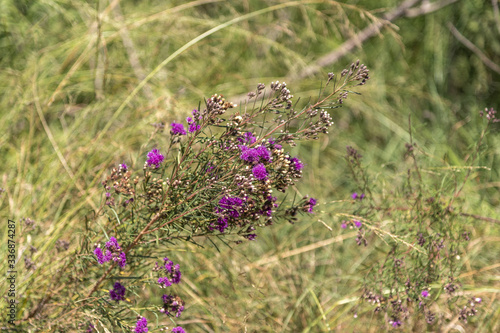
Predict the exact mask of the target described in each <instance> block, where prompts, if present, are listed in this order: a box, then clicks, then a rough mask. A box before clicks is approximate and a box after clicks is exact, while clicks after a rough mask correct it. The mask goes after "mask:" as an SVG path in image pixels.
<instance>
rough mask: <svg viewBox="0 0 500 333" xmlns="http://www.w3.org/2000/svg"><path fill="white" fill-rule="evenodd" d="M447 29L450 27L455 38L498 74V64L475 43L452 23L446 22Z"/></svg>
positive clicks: (499, 72) (499, 68) (499, 71)
mask: <svg viewBox="0 0 500 333" xmlns="http://www.w3.org/2000/svg"><path fill="white" fill-rule="evenodd" d="M448 29H450V31H451V33H452V34H453V36H455V38H456V39H457V40H458V41H459V42H460V43H462V44H464V46H465V47H466V48H468V49H469V50H471V51H472V52H474V54H475V55H477V56H478V57H479V59H480V60H481V61H482V62H483V64H485V65H486V66H488V67H489V68H490V69H491V70H492V71H495V72H496V73H498V74H500V66H498V65H497V64H495V63H494V62H493V61H491V60H490V59H489V58H488V57H487V56H486V55H485V54H484V53H483V52H482V51H481V50H480V49H479V48H478V47H477V46H476V45H474V44H473V43H472V42H471V41H470V40H468V39H467V38H465V37H464V36H463V35H462V34H461V33H460V32H459V31H458V30H457V28H455V26H454V25H453V23H451V22H448Z"/></svg>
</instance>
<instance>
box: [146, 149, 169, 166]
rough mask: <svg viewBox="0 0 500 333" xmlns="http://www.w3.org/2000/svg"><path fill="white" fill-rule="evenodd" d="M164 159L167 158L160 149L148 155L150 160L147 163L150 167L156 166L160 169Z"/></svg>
mask: <svg viewBox="0 0 500 333" xmlns="http://www.w3.org/2000/svg"><path fill="white" fill-rule="evenodd" d="M164 159H165V157H164V156H163V155H162V154H160V151H159V150H158V149H153V150H151V151H150V152H149V153H148V160H147V161H146V162H147V164H148V166H152V165H154V166H155V167H156V168H158V167H159V166H160V164H161V162H163V160H164Z"/></svg>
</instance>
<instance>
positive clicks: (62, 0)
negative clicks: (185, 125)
mask: <svg viewBox="0 0 500 333" xmlns="http://www.w3.org/2000/svg"><path fill="white" fill-rule="evenodd" d="M437 2H438V3H441V2H444V1H437ZM450 2H452V3H451V4H449V5H447V6H444V7H443V8H440V9H439V10H435V11H432V12H425V8H427V7H425V6H423V5H422V7H420V2H417V6H416V7H415V8H417V9H420V11H419V10H414V11H413V12H412V11H407V12H405V14H404V15H403V16H402V17H400V18H398V19H395V20H394V21H393V22H392V23H391V24H386V25H384V26H383V27H382V28H381V29H380V31H379V33H377V34H375V35H374V36H373V38H370V39H368V40H366V41H364V42H363V43H362V45H359V46H360V47H358V48H355V49H354V50H353V51H351V52H348V53H347V54H346V55H345V56H343V57H341V58H340V59H339V60H337V61H336V62H334V63H331V64H328V65H326V66H324V67H323V68H320V69H319V71H317V72H314V73H313V74H310V75H305V74H304V73H306V71H307V70H310V69H311V68H317V66H316V64H317V63H318V60H319V59H321V57H323V56H325V55H327V54H329V53H332V52H335V51H336V50H339V48H341V47H343V45H344V44H343V43H344V42H345V41H347V40H349V39H350V38H353V36H356V35H357V34H359V32H360V31H362V30H363V29H364V28H366V27H369V26H370V25H372V24H376V23H377V22H382V21H380V20H381V19H382V18H383V16H384V14H385V13H388V12H391V11H392V10H393V9H394V8H396V7H398V6H399V5H400V4H401V2H400V1H396V0H384V1H369V0H358V1H340V2H335V1H290V2H285V1H271V0H261V1H258V0H246V1H241V2H240V1H217V0H200V1H192V2H185V1H168V2H166V1H153V0H151V1H136V0H122V1H109V2H108V1H106V0H95V1H73V0H40V1H34V0H33V1H31V0H0V91H1V92H2V93H1V95H0V96H1V97H0V110H1V111H0V112H1V115H2V118H1V119H2V121H1V122H0V156H2V157H1V159H2V163H0V176H1V178H0V182H1V184H0V187H1V188H2V189H3V190H4V191H3V193H1V194H0V211H1V219H2V222H1V225H2V228H5V229H2V232H1V234H2V235H3V236H1V238H2V242H1V243H0V252H1V253H2V255H4V253H7V239H8V237H7V234H6V233H4V230H6V228H7V220H8V219H11V220H13V221H16V224H17V234H16V246H17V253H16V255H17V260H18V261H19V262H18V263H17V269H18V279H17V294H18V300H19V304H17V312H18V313H17V319H18V320H19V321H20V322H22V325H25V326H23V327H24V328H25V329H26V330H27V331H32V332H35V331H40V332H52V331H57V327H58V325H62V324H68V323H70V324H74V325H75V327H76V325H77V324H78V323H81V322H83V323H85V322H86V321H89V320H96V318H97V315H96V314H95V313H91V312H85V313H75V312H73V313H71V314H70V316H69V317H61V316H60V314H62V313H64V311H65V310H66V307H67V306H73V305H74V304H76V303H77V302H78V300H77V299H70V300H67V301H66V302H59V301H58V302H55V301H53V300H52V296H51V295H59V294H61V295H62V294H65V293H66V290H64V285H65V281H66V280H65V279H66V278H64V279H63V281H58V282H59V283H55V282H54V281H55V280H54V279H53V277H54V276H56V275H57V274H58V271H59V270H60V269H62V267H63V265H64V264H65V263H66V262H67V261H66V260H67V258H70V259H71V257H72V256H75V260H76V256H77V254H76V253H80V252H79V249H80V248H81V247H82V245H85V244H84V243H83V241H82V239H83V237H82V235H83V234H84V232H85V230H86V228H88V227H89V224H92V223H95V221H94V219H93V212H94V211H96V210H97V209H98V207H100V205H101V204H102V200H103V192H102V190H101V187H100V183H101V181H102V180H103V179H104V177H105V175H106V174H107V173H108V172H109V169H110V168H111V167H112V166H114V165H116V164H118V163H122V162H126V163H127V164H128V165H129V166H131V167H132V168H134V169H136V170H139V169H141V168H142V165H143V163H144V160H145V154H146V153H147V152H148V151H149V150H151V148H152V147H154V146H155V145H156V144H162V143H163V142H165V140H166V139H165V137H162V136H158V135H156V136H153V135H152V133H153V131H154V127H153V126H152V124H154V123H159V122H163V123H167V124H168V123H170V122H172V121H174V120H177V121H181V120H184V119H185V117H186V116H187V115H188V113H189V112H190V111H191V110H192V109H193V108H197V107H198V105H199V104H200V103H201V104H202V105H203V103H204V98H207V97H209V96H211V95H212V94H214V93H219V94H223V95H224V96H226V98H227V99H229V100H231V101H233V102H235V103H238V104H239V103H240V100H238V99H239V97H238V96H242V94H246V93H247V92H248V91H251V90H253V89H254V87H255V86H256V85H257V84H258V83H260V82H262V83H266V84H268V83H270V82H271V81H275V80H279V81H286V82H287V84H288V87H289V88H290V89H291V90H292V92H293V94H294V95H295V96H296V99H298V98H301V101H302V103H305V101H307V100H308V98H309V97H310V96H317V94H318V91H319V89H320V88H321V81H323V82H324V80H325V79H326V75H327V73H328V72H336V73H337V72H339V71H341V70H342V69H343V68H344V67H345V66H348V65H349V64H350V63H351V62H353V61H355V60H356V59H360V60H361V62H362V63H364V64H366V65H367V66H368V68H369V69H370V76H371V79H370V81H369V82H368V84H367V85H366V86H363V87H360V89H358V90H357V91H359V92H360V93H362V95H360V96H356V95H354V94H351V95H350V96H349V98H348V99H347V100H346V101H345V106H344V107H343V108H340V109H335V110H333V111H332V113H331V114H332V118H333V121H334V122H335V125H334V126H333V127H332V129H331V131H330V133H329V134H328V135H327V136H323V137H322V138H321V139H320V140H317V141H313V142H307V143H304V144H300V145H298V146H297V147H294V148H293V153H295V154H297V155H299V156H300V157H301V158H302V160H303V161H304V162H305V165H306V167H305V171H304V178H303V181H302V182H301V183H300V185H299V186H298V187H297V188H296V189H294V190H295V191H296V193H298V194H299V195H304V194H306V193H308V194H311V195H312V196H314V197H316V198H318V201H319V205H318V212H317V213H315V214H314V215H313V216H312V217H311V216H304V217H303V218H301V220H300V221H299V222H298V223H296V224H294V225H290V224H285V223H283V224H276V225H274V226H273V227H271V228H266V229H264V230H263V232H261V233H260V234H259V237H258V238H257V240H256V241H254V242H244V243H243V244H241V245H238V246H225V245H224V244H223V243H220V244H219V243H217V246H214V245H213V244H212V243H211V242H209V241H202V242H201V244H202V245H203V247H199V246H194V245H190V244H187V243H179V244H176V245H171V244H164V245H160V246H159V247H158V249H157V251H158V252H157V253H152V254H151V255H153V256H162V255H163V253H169V257H171V258H173V259H172V260H174V258H175V260H174V261H175V262H178V263H180V264H181V267H182V268H183V279H184V280H183V283H181V284H180V285H179V288H180V292H181V293H182V294H183V296H184V298H185V300H186V302H187V307H186V312H185V313H184V315H183V317H182V318H181V319H179V320H177V321H176V322H177V324H179V325H182V326H183V327H184V328H185V329H186V331H187V332H323V331H338V332H375V331H380V330H386V329H388V328H387V326H386V325H385V324H384V318H383V317H380V316H377V315H376V314H373V309H371V308H369V307H363V306H362V305H361V304H360V303H359V301H358V298H359V296H360V294H361V288H362V284H363V281H364V279H365V275H366V273H367V271H368V268H369V267H370V265H371V264H372V263H373V262H376V261H378V260H381V259H380V258H382V254H381V253H382V252H383V246H384V240H383V239H381V238H379V237H378V236H376V235H375V234H372V235H371V236H369V242H370V244H369V246H367V247H363V246H358V245H356V242H355V238H356V232H355V231H352V230H347V231H346V230H342V229H341V228H340V223H341V221H342V216H343V215H342V214H345V213H349V212H350V211H351V210H352V204H351V200H350V195H351V193H353V192H355V191H359V187H357V186H356V183H355V181H354V180H353V179H352V177H351V175H350V171H349V167H348V164H347V163H346V161H345V159H344V156H345V154H346V148H345V147H346V146H353V147H356V148H357V149H358V150H359V152H360V153H361V154H362V155H363V160H364V165H366V168H367V171H368V172H369V175H370V182H371V183H372V184H373V185H372V186H373V187H372V189H373V191H374V192H376V193H377V195H378V196H379V197H380V198H391V197H396V196H397V194H398V193H400V192H401V191H402V189H403V188H404V184H405V179H406V178H405V176H406V172H407V169H408V168H409V165H410V164H411V161H409V160H408V159H405V158H404V155H405V151H406V150H405V143H408V142H410V125H409V117H410V115H411V135H412V140H413V141H414V142H416V143H417V147H418V149H417V150H418V156H419V159H420V163H421V165H422V170H423V173H424V181H423V186H425V187H426V189H428V191H429V192H430V193H442V192H443V193H444V192H446V191H448V192H447V193H449V191H450V189H451V191H453V189H454V188H456V184H457V183H458V184H460V183H461V182H462V181H463V180H464V179H465V177H466V175H468V172H469V171H468V170H471V172H470V175H469V176H467V178H468V182H467V183H466V185H465V187H464V188H463V191H462V194H461V195H460V196H459V197H458V198H457V201H456V203H455V207H456V209H457V210H458V211H459V212H460V213H463V214H466V215H462V217H461V219H460V220H459V221H460V223H464V224H466V227H467V230H469V231H470V232H471V241H470V242H469V243H468V245H467V246H466V247H465V248H464V249H463V251H462V252H461V257H462V258H461V260H460V267H461V271H460V276H461V277H462V279H461V283H462V287H463V292H464V293H471V294H474V295H476V296H478V297H482V298H483V300H484V301H483V306H482V307H481V308H479V312H478V314H477V316H475V317H474V318H472V319H471V320H470V322H469V324H467V325H465V324H463V322H461V321H458V320H457V318H456V316H455V314H454V313H451V312H450V311H449V310H448V309H446V308H440V309H437V311H438V313H439V315H440V316H441V317H442V319H443V322H446V325H444V326H442V327H437V326H436V325H434V326H432V327H430V328H429V330H430V331H436V332H437V331H460V332H472V331H476V332H494V331H499V330H500V307H499V304H500V303H499V300H498V298H499V292H500V281H499V276H500V265H499V263H498V258H499V257H500V246H499V244H500V242H499V241H500V224H499V223H500V221H499V220H500V208H499V207H500V194H499V193H500V192H499V187H500V137H499V135H498V130H499V124H498V123H494V124H491V125H490V126H489V130H488V133H487V134H486V136H485V137H484V138H483V139H482V142H481V143H482V144H481V147H480V149H479V155H478V157H477V159H475V160H474V166H477V167H478V168H469V167H470V162H471V160H473V156H474V147H475V146H476V144H477V142H478V140H479V137H480V135H481V131H482V129H483V128H484V125H485V120H484V119H483V118H480V117H479V111H480V110H484V109H485V108H490V107H493V108H495V109H498V108H500V98H499V96H500V69H499V65H498V64H500V16H499V14H498V6H499V4H498V3H496V2H495V1H479V0H461V1H450ZM428 10H429V11H430V9H428ZM457 31H458V32H459V33H460V34H461V36H462V37H464V38H467V40H468V41H469V42H470V43H472V44H473V45H474V46H475V48H471V46H470V45H469V44H467V43H466V42H464V40H463V39H460V35H458V34H457ZM495 64H496V65H495ZM315 66H316V67H315ZM495 66H496V67H495ZM232 97H234V98H235V99H232ZM299 104H300V102H299ZM499 117H500V116H499ZM403 215H404V214H403V213H400V215H398V216H399V217H400V218H402V217H404V216H403ZM464 216H466V217H464ZM467 216H468V217H467ZM471 216H476V217H471ZM26 218H29V219H33V220H34V221H35V224H34V225H33V226H32V227H31V226H27V224H26V223H25V221H26V220H22V219H26ZM395 220H396V218H395ZM4 221H5V223H4ZM386 222H387V223H392V222H391V221H389V220H388V221H386ZM28 224H29V223H28ZM91 228H92V226H91ZM58 240H65V241H67V242H69V244H70V245H69V249H68V250H67V251H58V250H57V249H56V244H60V243H57V241H58ZM85 246H89V248H90V247H91V246H90V245H88V244H87V245H85ZM31 247H33V248H31ZM25 258H28V260H29V261H28V262H26V259H25ZM65 258H66V259H65ZM30 261H31V262H32V263H33V264H34V265H35V266H36V268H34V267H33V266H31V267H30V265H29V263H30ZM23 263H24V264H23ZM0 267H1V269H2V272H6V271H7V267H6V263H4V260H3V259H2V264H1V265H0ZM78 274H85V272H81V271H80V272H78ZM5 276H6V274H2V277H1V278H0V281H1V283H0V291H1V292H2V295H4V294H6V292H7V289H8V284H7V282H6V279H5ZM73 278H77V277H75V276H73ZM81 288H82V293H85V291H84V290H87V289H88V288H90V286H89V285H82V286H81ZM134 293H137V295H139V294H140V295H141V297H143V301H141V302H140V303H139V304H138V305H137V307H136V309H135V310H137V311H138V313H141V309H143V308H147V307H148V306H151V303H150V302H149V298H150V297H151V296H154V295H153V293H154V291H153V289H148V288H144V290H134ZM48 296H51V297H48ZM54 298H55V297H54ZM2 309H3V307H2ZM355 313H357V314H358V318H354V314H355ZM2 316H4V312H2ZM43 316H44V317H43ZM42 317H43V322H42V321H40V322H39V320H42V319H40V318H42ZM148 319H149V320H150V322H152V323H156V322H155V320H156V319H155V318H154V316H150V317H148ZM2 320H3V317H2ZM132 321H134V322H135V318H130V322H132ZM41 323H43V324H41ZM158 323H160V324H162V325H167V321H165V320H164V319H161V318H160V320H159V321H158ZM104 325H106V324H104ZM170 325H172V324H170ZM412 325H413V326H406V327H401V328H400V330H402V331H423V330H425V328H424V327H422V326H419V325H421V321H419V320H415V321H414V322H412ZM153 327H156V326H154V325H153V326H150V331H152V332H159V329H157V328H153ZM97 328H98V329H99V332H104V331H105V330H104V328H103V327H101V326H97ZM108 329H109V330H110V331H113V328H111V327H108ZM80 331H84V329H81V330H80ZM114 331H116V332H119V331H121V330H119V329H116V328H115V329H114Z"/></svg>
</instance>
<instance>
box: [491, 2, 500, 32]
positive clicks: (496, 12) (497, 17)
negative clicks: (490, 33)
mask: <svg viewBox="0 0 500 333" xmlns="http://www.w3.org/2000/svg"><path fill="white" fill-rule="evenodd" d="M491 4H492V5H493V17H494V18H495V22H496V23H497V29H498V32H499V33H500V12H499V10H498V0H491Z"/></svg>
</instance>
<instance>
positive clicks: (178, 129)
mask: <svg viewBox="0 0 500 333" xmlns="http://www.w3.org/2000/svg"><path fill="white" fill-rule="evenodd" d="M171 126H172V129H171V130H170V133H171V134H172V135H186V134H187V133H186V129H185V128H184V125H182V124H181V123H176V122H173V123H172V124H171Z"/></svg>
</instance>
